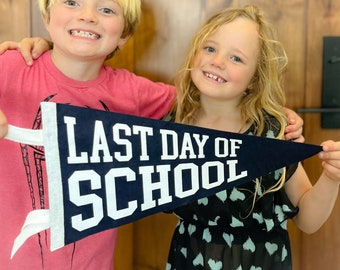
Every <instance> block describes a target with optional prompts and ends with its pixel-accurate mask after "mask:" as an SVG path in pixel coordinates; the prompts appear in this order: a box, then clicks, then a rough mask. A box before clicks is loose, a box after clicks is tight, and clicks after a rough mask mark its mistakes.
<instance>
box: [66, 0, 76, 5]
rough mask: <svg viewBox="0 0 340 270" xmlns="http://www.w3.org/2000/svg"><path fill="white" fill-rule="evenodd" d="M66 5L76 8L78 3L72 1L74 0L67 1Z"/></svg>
mask: <svg viewBox="0 0 340 270" xmlns="http://www.w3.org/2000/svg"><path fill="white" fill-rule="evenodd" d="M65 4H66V5H68V6H76V5H77V3H76V1H72V0H70V1H65Z"/></svg>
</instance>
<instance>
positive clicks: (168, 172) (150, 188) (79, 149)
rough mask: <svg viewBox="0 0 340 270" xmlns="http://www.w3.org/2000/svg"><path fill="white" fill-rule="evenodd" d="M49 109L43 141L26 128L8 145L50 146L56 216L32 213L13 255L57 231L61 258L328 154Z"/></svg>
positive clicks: (308, 147)
mask: <svg viewBox="0 0 340 270" xmlns="http://www.w3.org/2000/svg"><path fill="white" fill-rule="evenodd" d="M41 109H42V121H43V132H42V134H41V133H40V134H39V136H37V135H29V134H28V133H29V132H26V130H23V132H25V135H22V136H21V135H20V134H21V131H22V130H19V129H18V132H16V131H17V129H15V128H12V127H11V128H10V131H11V132H10V133H9V136H8V138H9V139H13V140H15V141H21V139H23V141H24V140H25V143H31V144H37V143H39V142H37V141H40V140H41V142H42V141H43V146H44V149H45V159H46V170H47V177H48V189H49V205H50V209H49V210H41V211H43V212H39V211H40V210H36V211H33V212H31V213H30V214H29V218H28V220H27V221H26V223H25V225H24V227H23V230H22V232H21V234H20V235H19V236H18V238H17V240H16V241H15V246H14V247H13V255H14V253H15V252H16V251H17V249H18V248H19V247H20V245H22V244H23V243H24V241H25V240H26V239H27V238H28V237H29V236H30V235H32V234H34V233H37V232H39V231H41V230H45V229H47V228H49V227H50V229H51V247H50V249H51V250H52V251H53V250H56V249H58V248H61V247H63V246H65V245H67V244H70V243H72V242H76V241H78V240H80V239H82V238H84V237H87V236H89V235H92V234H94V233H98V232H100V231H104V230H107V229H111V228H115V227H118V226H121V225H124V224H127V223H130V222H133V221H136V220H138V219H140V218H143V217H145V216H148V215H151V214H154V213H158V212H163V211H169V210H171V209H174V208H177V207H180V206H183V205H186V204H188V203H191V202H193V201H196V200H198V199H201V198H204V197H208V196H211V195H213V194H216V193H217V192H219V191H221V190H225V189H230V188H232V187H235V186H237V185H240V184H243V183H245V182H247V181H251V180H254V179H256V178H258V177H261V176H263V175H267V174H269V173H271V172H274V171H275V170H278V169H280V168H283V167H285V166H288V165H290V164H293V163H296V162H299V161H301V160H304V159H306V158H308V157H310V156H313V155H315V154H317V153H318V152H320V151H321V150H322V148H321V147H320V146H316V145H310V144H302V143H294V142H287V141H282V140H276V139H273V138H262V137H257V136H250V135H244V134H237V133H229V132H222V131H216V130H211V129H205V128H200V127H194V126H188V125H183V124H176V123H171V122H166V121H160V120H152V119H147V118H142V117H136V116H130V115H123V114H118V113H112V112H105V111H98V110H92V109H88V108H80V107H75V106H71V105H62V104H55V103H50V102H43V103H42V104H41ZM12 131H14V132H12ZM33 133H34V132H33ZM13 134H16V135H13ZM30 136H33V137H39V138H40V139H38V140H33V138H29V137H30ZM268 136H270V134H269V135H268ZM21 137H25V138H21ZM35 219H36V220H35Z"/></svg>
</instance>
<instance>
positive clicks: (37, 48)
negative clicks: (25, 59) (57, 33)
mask: <svg viewBox="0 0 340 270" xmlns="http://www.w3.org/2000/svg"><path fill="white" fill-rule="evenodd" d="M33 45H34V46H33V50H32V57H33V58H34V59H36V58H38V57H39V56H40V55H42V54H43V52H45V51H48V50H49V49H50V47H49V44H48V42H47V41H46V40H45V39H42V38H36V39H35V40H34V44H33Z"/></svg>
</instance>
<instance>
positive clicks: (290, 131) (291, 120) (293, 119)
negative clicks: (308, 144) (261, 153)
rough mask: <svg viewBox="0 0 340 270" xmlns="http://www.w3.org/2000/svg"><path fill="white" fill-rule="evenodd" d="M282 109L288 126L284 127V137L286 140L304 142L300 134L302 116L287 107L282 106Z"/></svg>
mask: <svg viewBox="0 0 340 270" xmlns="http://www.w3.org/2000/svg"><path fill="white" fill-rule="evenodd" d="M284 111H285V114H286V116H287V119H288V126H287V127H286V129H285V139H286V140H287V141H289V140H291V141H294V142H300V143H303V142H305V138H304V137H303V135H302V131H303V120H302V118H301V117H300V116H299V115H298V114H297V113H296V112H294V111H293V110H290V109H288V108H284Z"/></svg>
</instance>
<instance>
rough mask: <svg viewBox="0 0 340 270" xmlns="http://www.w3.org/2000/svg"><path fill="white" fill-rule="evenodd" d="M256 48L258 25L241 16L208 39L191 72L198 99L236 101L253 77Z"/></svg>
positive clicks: (255, 64) (255, 63)
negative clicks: (198, 92)
mask: <svg viewBox="0 0 340 270" xmlns="http://www.w3.org/2000/svg"><path fill="white" fill-rule="evenodd" d="M259 46H260V45H259V37H258V30H257V25H256V24H255V23H254V22H252V21H250V20H248V19H246V18H242V17H239V18H237V19H235V20H233V21H231V22H230V23H226V24H224V25H222V26H221V27H220V28H219V29H218V30H217V31H216V32H215V33H213V34H212V35H211V36H209V37H208V38H207V40H206V41H205V42H204V43H203V47H202V49H201V50H200V51H199V52H198V54H197V55H196V57H195V60H194V63H193V69H192V71H191V77H192V81H193V83H194V84H195V85H196V87H197V88H198V89H199V91H200V93H201V97H204V96H207V97H210V98H217V99H219V100H235V99H237V101H239V100H240V99H241V98H242V95H243V93H244V91H245V90H246V89H247V88H248V86H249V85H250V83H251V79H252V77H253V75H254V74H255V71H256V67H257V61H258V55H259Z"/></svg>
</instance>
